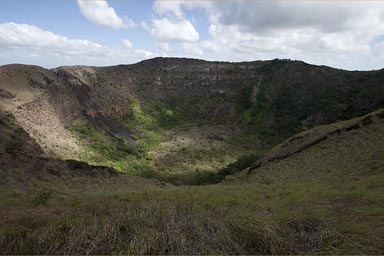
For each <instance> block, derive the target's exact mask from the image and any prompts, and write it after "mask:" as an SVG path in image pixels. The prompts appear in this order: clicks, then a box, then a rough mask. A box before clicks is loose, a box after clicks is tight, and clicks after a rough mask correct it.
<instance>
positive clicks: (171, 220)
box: [0, 116, 384, 254]
mask: <svg viewBox="0 0 384 256" xmlns="http://www.w3.org/2000/svg"><path fill="white" fill-rule="evenodd" d="M323 129H325V130H326V129H327V127H323ZM383 136H384V120H383V119H382V118H379V117H377V116H376V117H375V118H374V120H373V122H372V123H371V124H367V125H364V126H361V127H360V128H359V129H354V130H350V131H346V132H342V133H341V134H339V135H338V134H335V135H332V136H329V137H328V139H327V140H325V141H323V142H321V143H318V144H316V145H314V146H312V147H310V148H308V149H305V150H303V151H301V152H299V153H297V154H294V155H293V156H290V157H287V158H285V159H283V160H276V161H273V162H270V163H268V164H265V165H263V166H261V167H260V168H257V169H255V170H253V171H252V172H251V174H247V172H246V171H244V172H242V173H240V174H238V175H236V176H232V177H230V176H228V177H227V179H226V182H224V183H222V184H219V185H209V186H203V187H202V186H196V187H168V188H166V189H160V190H159V189H154V187H151V186H143V187H142V188H140V189H138V190H137V191H135V192H128V191H124V190H121V191H118V190H117V191H115V193H111V194H107V193H105V194H104V195H102V194H99V195H98V196H97V197H92V196H89V195H88V196H87V195H83V197H81V198H79V197H74V198H71V197H64V198H66V200H60V201H57V200H56V199H55V195H53V196H52V197H51V198H49V199H48V201H47V202H46V205H45V206H43V205H40V206H37V207H36V206H35V207H27V208H26V209H19V210H12V208H9V209H7V210H5V209H4V210H2V211H0V215H1V218H0V220H1V223H0V227H1V228H0V236H1V239H0V243H1V244H0V248H3V252H4V253H18V254H22V253H38V254H43V253H50V254H53V253H60V254H64V253H72V254H73V253H80V254H86V253H91V254H95V253H104V254H111V253H124V254H127V253H133V254H186V253H189V254H204V253H205V254H223V253H228V254H235V253H238V254H270V253H274V254H289V253H295V254H298V253H305V254H308V253H325V254H337V253H340V254H359V253H365V254H382V253H383V251H384V247H383V246H382V245H383V244H384V226H383V224H382V223H384V216H383V214H382V213H383V209H384V198H383V192H384V191H383V188H384V176H383V166H384V159H383V157H382V156H383V154H384V147H383V145H384V144H383V141H384V137H383ZM100 189H102V186H100V187H99V186H98V187H95V193H96V191H98V190H100ZM56 193H59V192H56Z"/></svg>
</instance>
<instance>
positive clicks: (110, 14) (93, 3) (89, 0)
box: [77, 0, 135, 29]
mask: <svg viewBox="0 0 384 256" xmlns="http://www.w3.org/2000/svg"><path fill="white" fill-rule="evenodd" d="M77 3H78V5H79V7H80V11H81V13H82V14H83V15H84V16H85V17H86V18H87V19H88V20H89V21H91V22H93V23H95V24H98V25H102V26H106V27H109V28H113V29H123V28H131V27H134V26H135V23H134V22H133V21H132V20H130V19H128V18H124V19H122V18H120V17H119V16H118V15H117V14H116V12H115V10H114V9H113V8H112V7H110V6H109V5H108V3H107V1H106V0H77Z"/></svg>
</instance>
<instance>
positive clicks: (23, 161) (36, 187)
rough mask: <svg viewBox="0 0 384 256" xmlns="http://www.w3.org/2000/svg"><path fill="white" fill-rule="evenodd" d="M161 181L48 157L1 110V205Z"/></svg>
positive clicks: (133, 188) (143, 186) (135, 187)
mask: <svg viewBox="0 0 384 256" xmlns="http://www.w3.org/2000/svg"><path fill="white" fill-rule="evenodd" d="M159 185H160V183H159V182H158V181H155V180H145V179H142V178H138V177H132V176H128V175H124V174H119V173H118V172H117V171H115V170H113V169H112V168H108V167H101V166H91V165H88V164H86V163H83V162H79V161H75V160H61V159H56V158H47V157H46V155H45V154H44V151H43V150H42V148H41V147H40V146H39V145H38V144H37V143H36V142H35V141H34V140H33V139H32V138H31V137H30V136H29V135H28V133H26V132H25V131H24V130H23V129H22V128H21V127H19V126H18V125H17V124H16V122H15V119H14V117H13V116H12V115H10V114H5V113H3V112H1V111H0V198H1V199H0V205H1V208H3V209H5V208H7V207H15V206H19V205H22V206H24V207H25V206H28V205H34V204H36V205H38V204H45V203H46V201H47V200H48V199H50V197H51V195H53V196H55V197H56V199H57V197H63V196H64V195H67V194H70V195H71V197H73V196H79V197H82V196H86V195H88V196H89V195H97V194H109V193H114V192H115V191H120V192H121V191H136V190H141V189H155V188H158V187H159ZM39 200H41V201H39Z"/></svg>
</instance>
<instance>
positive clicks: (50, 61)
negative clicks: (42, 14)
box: [0, 22, 158, 67]
mask: <svg viewBox="0 0 384 256" xmlns="http://www.w3.org/2000/svg"><path fill="white" fill-rule="evenodd" d="M155 56H158V54H157V53H154V52H150V51H147V50H142V49H132V43H131V42H130V41H129V40H128V39H122V40H121V41H120V44H119V45H116V46H115V47H113V48H111V47H108V46H104V45H101V44H98V43H95V42H92V41H89V40H84V39H70V38H67V37H65V36H62V35H57V34H55V33H52V32H50V31H46V30H43V29H41V28H39V27H37V26H34V25H29V24H17V23H13V22H8V23H1V24H0V64H7V63H10V62H15V60H17V62H19V63H27V64H30V63H34V64H37V65H42V66H45V67H55V66H60V65H75V64H86V65H114V64H119V63H133V62H137V61H140V60H143V59H146V58H151V57H155Z"/></svg>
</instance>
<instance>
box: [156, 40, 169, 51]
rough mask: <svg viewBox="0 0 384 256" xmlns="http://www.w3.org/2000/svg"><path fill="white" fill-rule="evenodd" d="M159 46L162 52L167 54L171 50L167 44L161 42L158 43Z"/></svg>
mask: <svg viewBox="0 0 384 256" xmlns="http://www.w3.org/2000/svg"><path fill="white" fill-rule="evenodd" d="M157 46H158V47H159V49H160V50H162V51H166V52H167V51H169V50H170V47H169V44H168V43H167V42H159V43H157Z"/></svg>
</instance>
